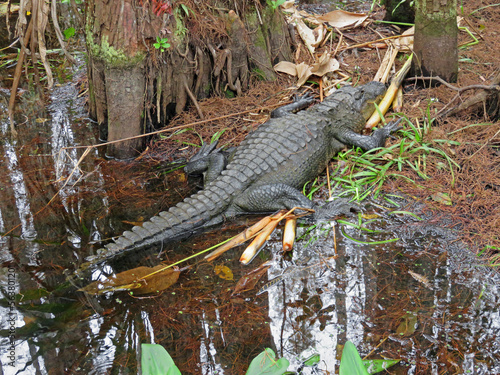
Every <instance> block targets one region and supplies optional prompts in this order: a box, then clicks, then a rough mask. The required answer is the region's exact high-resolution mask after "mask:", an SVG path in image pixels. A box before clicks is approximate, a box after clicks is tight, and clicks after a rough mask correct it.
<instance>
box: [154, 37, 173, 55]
mask: <svg viewBox="0 0 500 375" xmlns="http://www.w3.org/2000/svg"><path fill="white" fill-rule="evenodd" d="M153 46H154V47H155V48H156V49H159V50H160V52H165V50H166V49H169V48H170V43H168V38H160V37H159V36H157V37H156V43H153Z"/></svg>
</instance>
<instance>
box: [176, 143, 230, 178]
mask: <svg viewBox="0 0 500 375" xmlns="http://www.w3.org/2000/svg"><path fill="white" fill-rule="evenodd" d="M217 143H218V141H216V142H213V143H210V144H207V143H205V144H204V145H203V146H201V148H200V150H199V151H198V152H197V153H196V155H194V156H193V157H192V158H191V160H189V161H188V162H187V163H186V165H185V167H184V172H186V173H187V174H203V184H204V185H205V186H207V184H208V183H210V182H211V181H213V180H215V179H216V178H217V177H218V176H219V175H220V173H221V172H222V171H223V170H224V169H225V168H226V165H227V162H228V153H227V152H225V151H222V150H221V149H220V148H215V147H216V146H217Z"/></svg>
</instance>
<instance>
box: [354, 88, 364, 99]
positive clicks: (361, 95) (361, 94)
mask: <svg viewBox="0 0 500 375" xmlns="http://www.w3.org/2000/svg"><path fill="white" fill-rule="evenodd" d="M364 93H365V91H364V90H359V91H357V92H356V93H355V94H354V99H355V100H360V99H361V98H362V97H363V94H364Z"/></svg>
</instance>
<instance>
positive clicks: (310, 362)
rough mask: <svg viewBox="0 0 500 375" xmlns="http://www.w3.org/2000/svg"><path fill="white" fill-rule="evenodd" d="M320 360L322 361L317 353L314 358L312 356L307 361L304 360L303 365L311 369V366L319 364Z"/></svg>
mask: <svg viewBox="0 0 500 375" xmlns="http://www.w3.org/2000/svg"><path fill="white" fill-rule="evenodd" d="M320 360H321V357H320V355H319V354H318V353H316V354H313V355H312V356H310V357H309V358H307V359H306V360H304V361H303V362H302V363H303V364H304V366H306V367H311V366H314V365H316V364H318V363H319V361H320Z"/></svg>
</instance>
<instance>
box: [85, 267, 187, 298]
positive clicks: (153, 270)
mask: <svg viewBox="0 0 500 375" xmlns="http://www.w3.org/2000/svg"><path fill="white" fill-rule="evenodd" d="M167 267H168V266H166V265H164V264H160V265H158V266H156V267H144V266H141V267H137V268H133V269H131V270H127V271H123V272H120V273H118V274H116V275H114V276H112V277H110V278H109V279H107V280H104V281H101V280H97V281H94V282H93V283H90V284H89V285H87V286H85V287H83V288H81V289H80V291H83V292H87V293H90V294H96V295H97V294H102V293H106V292H116V291H120V290H126V291H132V290H133V291H134V294H149V293H158V292H161V291H163V290H165V289H167V288H168V287H170V286H171V285H173V284H175V283H176V282H177V280H178V279H179V274H180V271H179V269H177V268H172V267H170V268H167Z"/></svg>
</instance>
